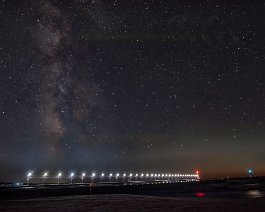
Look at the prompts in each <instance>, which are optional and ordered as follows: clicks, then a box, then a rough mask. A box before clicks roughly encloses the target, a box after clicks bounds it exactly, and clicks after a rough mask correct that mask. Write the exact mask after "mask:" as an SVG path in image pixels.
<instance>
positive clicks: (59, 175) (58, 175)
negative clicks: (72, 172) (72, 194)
mask: <svg viewBox="0 0 265 212" xmlns="http://www.w3.org/2000/svg"><path fill="white" fill-rule="evenodd" d="M61 177H62V172H59V173H58V174H57V180H58V184H59V183H60V178H61Z"/></svg>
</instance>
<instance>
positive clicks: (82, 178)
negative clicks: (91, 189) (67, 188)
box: [81, 172, 86, 183]
mask: <svg viewBox="0 0 265 212" xmlns="http://www.w3.org/2000/svg"><path fill="white" fill-rule="evenodd" d="M85 176H86V173H85V172H83V173H82V176H81V180H82V183H84V178H85Z"/></svg>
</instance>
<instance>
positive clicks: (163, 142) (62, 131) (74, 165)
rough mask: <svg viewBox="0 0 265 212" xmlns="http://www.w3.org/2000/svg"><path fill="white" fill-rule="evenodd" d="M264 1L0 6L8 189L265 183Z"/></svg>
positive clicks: (1, 138)
mask: <svg viewBox="0 0 265 212" xmlns="http://www.w3.org/2000/svg"><path fill="white" fill-rule="evenodd" d="M264 39H265V3H264V2H263V1H250V0H249V1H241V0H237V1H231V0H229V1H228V0H227V1H195V0H194V1H184V0H183V1H180V0H172V1H168V0H165V1H162V0H130V1H129V0H120V1H111V0H106V1H103V0H72V1H59V0H38V1H35V0H17V1H16V0H13V1H12V0H1V2H0V79H1V83H0V170H1V171H0V180H3V179H10V180H11V179H18V178H19V177H21V176H24V174H25V173H26V172H27V170H34V171H36V172H38V171H39V172H42V171H43V170H50V171H51V172H52V171H53V172H56V171H57V170H64V171H69V170H75V171H76V172H78V171H82V170H86V171H87V172H90V171H98V172H99V171H100V172H101V171H128V172H129V171H130V172H131V171H132V172H135V171H137V172H141V171H146V172H148V171H150V172H162V171H164V172H173V173H175V172H189V173H192V172H194V171H195V170H197V169H198V170H200V172H201V175H202V176H203V177H222V176H244V175H246V170H247V169H248V168H252V169H253V170H254V173H255V174H256V175H265V166H264V165H265V142H264V138H265V81H264V80H265V72H264V67H265V40H264Z"/></svg>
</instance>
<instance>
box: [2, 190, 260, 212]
mask: <svg viewBox="0 0 265 212" xmlns="http://www.w3.org/2000/svg"><path fill="white" fill-rule="evenodd" d="M0 211H1V212H5V211H15V212H20V211H21V212H24V211H27V212H28V211H32V212H33V211H34V212H38V211H56V212H59V211H187V212H193V211H204V212H220V211H228V212H230V211H231V212H260V211H264V212H265V199H264V198H257V199H225V198H206V197H201V198H199V197H152V196H142V195H141V196H140V195H128V194H108V195H89V196H67V197H64V196H63V197H50V198H39V199H27V200H9V201H1V202H0Z"/></svg>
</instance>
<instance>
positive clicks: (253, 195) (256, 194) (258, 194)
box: [246, 190, 264, 198]
mask: <svg viewBox="0 0 265 212" xmlns="http://www.w3.org/2000/svg"><path fill="white" fill-rule="evenodd" d="M246 195H247V197H248V198H261V197H264V193H263V192H261V191H259V190H251V191H248V192H246Z"/></svg>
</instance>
